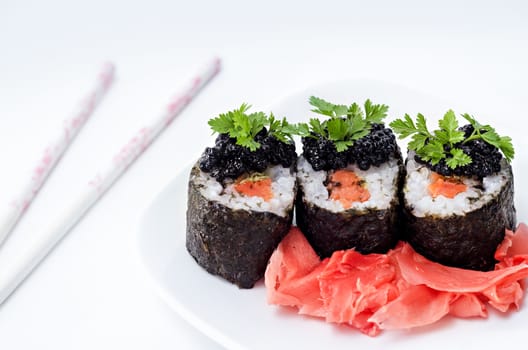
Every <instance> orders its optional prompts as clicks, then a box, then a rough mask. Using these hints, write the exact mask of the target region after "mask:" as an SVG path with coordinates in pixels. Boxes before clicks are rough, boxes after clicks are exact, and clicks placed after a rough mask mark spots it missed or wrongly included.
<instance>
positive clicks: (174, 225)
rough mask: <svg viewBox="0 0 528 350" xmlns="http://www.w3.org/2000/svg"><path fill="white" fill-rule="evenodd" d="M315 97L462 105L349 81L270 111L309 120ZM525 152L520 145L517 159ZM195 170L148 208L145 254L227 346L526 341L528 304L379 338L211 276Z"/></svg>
mask: <svg viewBox="0 0 528 350" xmlns="http://www.w3.org/2000/svg"><path fill="white" fill-rule="evenodd" d="M312 94H315V95H317V96H321V97H324V98H326V99H328V100H330V101H337V102H342V103H347V102H349V101H350V96H353V98H354V99H355V100H357V101H363V100H364V99H366V98H371V99H372V100H373V101H374V102H382V103H385V104H388V105H389V106H391V109H390V114H389V115H390V118H389V120H392V118H396V117H399V116H401V115H402V113H403V112H409V113H412V115H413V116H414V114H415V113H416V112H418V111H420V112H422V113H425V114H426V116H433V115H436V116H438V115H440V114H443V113H444V112H445V111H446V110H447V109H448V108H458V107H459V106H455V105H453V104H447V103H444V102H443V101H441V100H439V99H434V98H431V97H427V96H425V95H423V94H420V93H417V92H415V91H411V90H408V89H405V88H402V87H399V86H394V85H390V84H385V83H381V82H372V81H344V82H339V83H332V84H327V85H322V86H319V87H314V88H311V89H308V90H307V91H303V92H300V93H297V94H294V95H292V96H290V97H288V98H286V99H284V100H282V101H281V102H280V103H278V104H276V106H274V107H273V109H272V110H273V111H274V112H275V114H276V115H279V116H283V115H286V116H288V118H291V119H292V120H301V119H302V118H307V117H308V116H309V115H310V113H309V112H308V110H309V106H308V103H307V98H308V96H310V95H312ZM457 111H458V109H457ZM460 112H462V111H460ZM472 112H474V111H472ZM474 113H475V112H474ZM477 115H478V114H477ZM512 120H513V119H512ZM489 122H490V123H491V124H495V126H496V127H497V129H498V130H499V133H503V134H509V135H512V136H513V137H514V134H515V130H514V126H512V125H510V124H509V123H508V122H507V118H506V119H502V120H501V121H500V122H499V123H497V122H494V121H489ZM497 124H499V125H497ZM431 125H432V123H431ZM205 146H206V145H204V147H205ZM522 152H523V151H522V150H518V158H521V157H520V156H519V154H521V153H522ZM524 158H525V159H526V157H524ZM526 170H527V164H526V161H524V160H523V159H517V160H516V163H514V172H515V176H516V178H517V179H522V178H524V176H525V175H527V172H526ZM189 171H190V165H189V166H188V167H186V168H185V169H184V170H183V171H182V173H180V174H179V175H178V176H177V177H176V178H175V179H174V180H173V181H172V183H170V184H169V185H168V186H167V187H166V188H165V189H164V190H163V191H162V192H161V193H160V194H159V196H158V197H157V198H156V199H155V200H154V202H153V203H152V204H151V205H150V207H149V208H148V210H147V212H146V213H145V216H144V218H143V221H142V225H141V227H140V230H139V237H138V238H139V248H140V254H141V257H142V259H143V263H144V266H145V268H146V271H147V273H148V274H149V276H150V277H151V278H152V281H153V282H154V285H155V286H156V289H157V290H158V292H159V294H160V295H161V297H162V298H163V299H164V300H165V301H166V302H167V303H168V305H169V306H170V307H171V308H172V309H174V310H175V311H176V312H178V313H179V314H180V315H181V316H182V317H183V318H185V319H186V320H187V321H188V322H190V323H191V324H193V325H194V326H195V327H196V328H198V329H199V330H201V331H202V332H203V333H204V334H206V335H207V336H209V337H211V338H212V339H214V340H215V341H217V342H218V343H219V344H221V345H222V346H224V347H226V348H229V349H285V348H289V349H351V348H355V349H389V348H390V349H406V350H410V349H448V348H463V347H467V348H469V347H470V348H478V346H479V345H480V346H481V347H480V348H481V349H483V348H490V347H492V346H496V347H503V346H504V345H506V344H523V343H524V339H525V336H524V334H525V328H526V324H528V306H525V307H523V308H522V309H521V310H520V311H518V312H510V313H508V314H506V315H502V314H498V313H496V312H490V316H489V318H488V319H486V320H483V319H475V320H467V319H466V320H461V319H454V318H450V317H447V318H445V319H443V320H442V321H441V322H439V323H437V324H435V325H432V326H428V327H423V328H419V329H415V330H410V331H385V332H383V333H382V334H381V335H380V336H378V337H376V338H369V337H368V336H366V335H363V334H361V333H360V332H359V331H357V330H355V329H352V328H349V327H347V326H338V325H335V324H328V323H325V322H324V321H322V320H320V319H316V318H310V317H303V316H299V315H297V314H296V312H295V311H294V310H292V309H288V308H282V307H276V306H269V305H267V304H266V291H265V288H264V285H263V283H262V282H260V283H258V284H257V285H256V286H255V287H254V288H253V289H250V290H240V289H238V288H237V287H236V286H234V285H232V284H229V283H227V282H225V281H223V280H222V279H220V278H218V277H215V276H211V275H209V274H208V273H207V272H205V271H204V270H203V269H201V268H200V267H199V266H198V265H197V264H196V263H195V261H194V260H193V259H192V258H191V257H190V255H189V254H188V253H187V251H186V249H185V211H186V199H187V180H188V174H189ZM519 185H521V186H519ZM519 187H521V188H519ZM516 193H517V197H516V200H517V205H518V207H517V209H518V218H519V220H526V216H525V213H526V210H525V209H526V207H525V206H524V204H525V203H526V202H523V201H520V200H519V194H521V193H526V192H525V191H524V189H523V188H522V184H518V186H517V189H516ZM523 199H524V198H523ZM520 202H521V205H519V204H520Z"/></svg>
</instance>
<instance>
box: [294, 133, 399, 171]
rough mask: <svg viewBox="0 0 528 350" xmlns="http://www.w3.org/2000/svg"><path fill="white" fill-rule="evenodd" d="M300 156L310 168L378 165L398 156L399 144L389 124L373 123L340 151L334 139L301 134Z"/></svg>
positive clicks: (324, 168)
mask: <svg viewBox="0 0 528 350" xmlns="http://www.w3.org/2000/svg"><path fill="white" fill-rule="evenodd" d="M302 143H303V156H304V158H306V160H308V162H309V163H310V164H311V165H312V167H313V168H314V170H332V169H340V168H344V167H346V166H347V165H348V164H352V163H355V164H357V166H358V167H359V168H360V169H361V170H368V169H369V168H370V167H371V166H380V165H381V164H383V163H385V162H387V161H388V160H389V159H391V158H400V157H401V154H400V148H399V147H398V144H397V143H396V137H395V136H394V134H393V132H392V130H391V129H390V128H386V127H385V125H384V124H379V123H374V124H372V127H371V129H370V132H369V134H367V135H366V136H364V137H362V138H360V139H359V140H356V141H354V144H353V145H352V146H351V147H349V148H348V149H346V150H345V151H342V152H337V149H336V147H335V145H334V143H333V142H332V141H330V140H328V139H326V138H324V137H322V136H319V137H317V138H314V137H303V138H302Z"/></svg>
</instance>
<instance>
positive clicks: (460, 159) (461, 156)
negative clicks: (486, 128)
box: [446, 148, 471, 169]
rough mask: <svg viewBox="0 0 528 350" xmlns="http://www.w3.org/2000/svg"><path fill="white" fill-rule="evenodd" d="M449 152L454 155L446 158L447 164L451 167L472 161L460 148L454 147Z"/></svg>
mask: <svg viewBox="0 0 528 350" xmlns="http://www.w3.org/2000/svg"><path fill="white" fill-rule="evenodd" d="M449 153H450V154H451V156H452V157H451V158H447V159H446V164H447V166H448V167H450V168H451V169H455V168H456V167H458V166H464V165H468V164H470V163H471V157H470V156H468V155H467V154H465V153H464V151H462V150H461V149H460V148H452V149H451V151H450V152H449Z"/></svg>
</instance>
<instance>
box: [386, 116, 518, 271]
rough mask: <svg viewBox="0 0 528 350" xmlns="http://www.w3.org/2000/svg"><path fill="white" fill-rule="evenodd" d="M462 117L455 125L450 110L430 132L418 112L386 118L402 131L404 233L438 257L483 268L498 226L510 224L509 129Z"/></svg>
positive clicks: (498, 236) (488, 265)
mask: <svg viewBox="0 0 528 350" xmlns="http://www.w3.org/2000/svg"><path fill="white" fill-rule="evenodd" d="M463 117H464V118H465V119H466V120H467V121H468V122H469V124H467V125H464V126H462V127H460V128H459V126H458V121H457V119H456V116H455V113H454V112H453V111H451V110H450V111H448V112H447V113H446V114H445V115H444V117H443V118H442V119H441V120H440V121H439V129H438V130H435V131H434V132H430V131H429V130H428V129H427V126H426V121H425V118H424V116H423V115H421V114H418V117H417V120H416V124H415V123H414V122H413V121H412V119H411V118H410V117H409V116H408V115H405V118H404V119H400V120H396V121H394V122H393V123H391V126H392V127H393V129H394V130H395V131H396V133H398V134H400V138H404V137H407V136H410V135H413V136H412V141H411V142H410V143H409V146H408V147H409V154H408V158H407V162H406V168H407V176H406V178H405V183H404V187H403V198H404V224H405V239H406V240H407V241H408V242H409V243H410V244H411V245H412V246H413V248H414V249H415V250H416V251H417V252H419V253H421V254H422V255H424V256H425V257H427V258H429V259H430V260H433V261H436V262H439V263H441V264H444V265H448V266H454V267H460V268H465V269H472V270H482V271H487V270H491V269H493V267H494V265H495V262H496V261H495V259H494V254H495V251H496V249H497V246H498V245H499V244H500V243H501V242H502V240H503V239H504V235H505V229H510V230H512V229H513V228H514V227H515V221H516V219H515V207H514V201H513V173H512V169H511V166H510V164H509V162H510V160H511V159H512V158H513V155H514V151H513V147H512V144H511V139H510V138H509V137H501V136H499V135H498V134H497V132H496V131H495V130H494V129H493V128H492V127H491V126H489V125H481V124H479V123H478V122H477V121H476V120H475V119H474V118H473V117H472V116H470V115H468V114H464V115H463Z"/></svg>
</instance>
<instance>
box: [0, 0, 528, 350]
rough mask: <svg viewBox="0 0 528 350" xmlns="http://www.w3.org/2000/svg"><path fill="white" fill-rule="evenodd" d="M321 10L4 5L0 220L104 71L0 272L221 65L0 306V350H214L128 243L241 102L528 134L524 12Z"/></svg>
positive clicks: (352, 5) (171, 4) (478, 6)
mask: <svg viewBox="0 0 528 350" xmlns="http://www.w3.org/2000/svg"><path fill="white" fill-rule="evenodd" d="M322 3H323V2H320V1H311V0H309V1H299V2H288V3H285V1H274V0H273V1H272V0H268V1H261V2H259V3H255V4H251V3H250V2H249V1H232V0H228V1H153V0H151V1H143V2H140V1H124V0H123V1H103V0H91V1H64V0H47V1H28V0H20V1H15V0H0V164H1V169H0V210H2V208H4V205H7V203H8V202H9V199H10V198H11V196H12V195H13V194H14V193H15V190H16V188H17V187H18V184H19V183H21V182H22V180H23V179H24V178H25V177H27V175H28V172H29V170H30V169H31V168H32V166H33V165H34V164H35V161H36V160H37V159H38V157H39V155H40V154H41V153H42V151H43V148H44V146H45V145H46V143H47V140H48V139H49V135H51V134H53V132H54V130H56V129H57V128H58V127H59V126H60V125H61V122H62V120H63V119H65V118H66V117H68V116H69V115H70V113H71V112H72V111H73V110H74V109H75V106H76V104H77V103H78V101H79V99H80V97H81V96H82V95H83V94H84V93H85V92H86V91H87V90H88V89H89V87H90V86H91V84H92V81H93V80H94V76H95V74H96V72H97V71H98V68H99V64H100V63H101V62H103V61H104V60H112V61H113V62H115V63H116V65H117V79H116V82H115V85H114V87H113V88H112V90H111V92H110V93H109V95H108V96H107V97H108V98H107V99H106V100H105V101H103V103H102V104H101V105H100V108H99V109H98V110H97V111H96V112H95V114H94V115H93V116H92V118H91V120H89V122H88V123H87V125H86V126H85V128H84V129H83V130H82V131H81V133H80V135H79V137H78V138H77V140H76V142H75V143H74V144H73V146H72V147H71V148H70V150H69V151H68V152H67V154H66V155H65V157H64V158H63V160H62V161H61V163H60V164H59V166H58V167H57V169H56V171H55V172H54V173H53V174H52V176H51V178H50V179H49V181H48V182H47V184H46V186H45V188H44V189H43V190H42V191H41V193H40V195H39V196H38V199H37V200H36V201H35V202H34V203H33V205H31V207H30V209H29V211H28V212H27V215H26V216H25V217H24V218H23V220H22V221H21V222H20V224H19V225H18V226H17V228H16V231H15V232H14V234H13V235H12V236H11V239H10V240H9V241H8V242H7V243H6V244H5V245H4V247H3V248H2V249H1V250H0V269H3V268H9V256H10V255H11V254H16V251H17V249H20V247H21V246H22V245H24V244H26V243H27V242H29V241H30V240H31V239H34V238H35V237H37V236H38V235H39V234H40V233H41V232H43V231H44V230H45V228H46V227H47V226H48V225H49V224H50V223H51V222H53V221H54V219H55V218H57V217H58V216H60V215H61V213H62V212H63V211H64V210H65V206H67V204H68V203H69V202H70V201H71V200H73V199H74V198H75V195H76V193H79V192H80V190H81V189H82V188H83V186H84V184H85V183H86V182H87V181H88V180H89V179H90V178H91V177H92V175H94V174H95V171H96V170H97V169H98V168H100V167H101V166H103V165H104V164H106V163H107V161H109V160H110V158H111V156H112V155H113V154H114V153H116V152H117V151H118V150H119V149H120V147H121V146H122V145H123V144H124V143H125V142H126V141H127V140H128V139H129V138H130V137H131V136H132V134H133V133H134V132H135V131H136V130H138V129H139V128H140V127H141V126H142V125H143V124H145V123H146V122H147V121H148V120H149V119H151V118H152V117H155V116H157V115H158V114H159V113H160V112H161V110H162V108H163V106H165V104H166V103H167V101H168V100H169V98H170V97H171V96H172V95H174V94H175V93H176V92H177V91H178V89H179V88H180V87H182V86H184V85H185V83H186V82H187V80H188V79H189V78H190V77H191V76H192V75H193V73H194V72H195V71H196V69H198V68H199V67H200V66H201V64H202V63H204V62H206V61H207V60H208V59H209V58H211V57H212V56H213V55H218V56H220V57H221V58H222V60H223V63H224V67H223V70H222V72H221V74H220V75H219V76H218V77H217V78H216V79H215V80H214V81H213V83H212V84H210V86H208V87H207V88H206V89H205V90H204V91H203V93H201V94H200V95H199V96H198V97H197V98H196V99H195V101H194V102H193V103H192V104H191V105H190V106H189V107H188V108H187V109H186V110H185V111H184V113H182V114H181V115H180V116H179V117H178V118H177V119H176V120H175V121H174V123H173V125H171V127H170V128H169V129H168V130H166V132H165V133H164V134H163V135H162V136H161V137H160V138H159V139H158V140H157V141H156V142H155V143H154V144H153V145H152V146H151V147H150V148H149V149H148V150H147V151H146V152H145V153H144V154H143V156H142V157H141V159H139V160H138V161H137V162H136V163H135V164H134V165H133V166H132V167H131V168H130V169H129V170H128V172H127V173H126V174H125V176H123V177H122V178H121V180H120V181H119V182H118V183H117V184H116V185H115V186H114V187H113V188H112V189H111V190H110V191H109V192H108V193H107V194H106V195H105V197H104V198H103V199H102V200H101V201H100V202H99V203H98V204H97V206H96V207H95V208H94V209H92V210H91V211H90V212H89V213H88V215H87V216H86V217H85V218H84V219H83V220H82V222H81V223H80V224H79V225H77V226H76V227H75V228H74V229H73V230H72V231H71V233H70V234H69V236H68V237H67V238H66V239H65V240H64V241H63V242H62V243H61V244H60V245H59V246H58V247H57V249H56V250H55V251H54V252H53V253H52V254H51V255H50V256H49V257H48V258H47V259H46V261H45V262H44V263H43V264H42V265H41V266H40V267H39V268H38V269H37V270H36V271H35V273H33V274H32V275H31V276H30V278H29V279H28V280H27V281H26V282H25V283H24V284H23V285H22V286H21V287H20V288H19V289H18V290H17V291H16V292H15V294H14V295H13V296H12V297H11V298H9V299H8V300H7V302H6V303H5V304H4V305H2V306H0V348H1V349H35V348H39V349H117V348H124V349H175V348H181V349H184V348H189V349H190V348H192V349H211V348H215V347H216V346H215V344H214V343H213V342H212V341H210V340H208V339H207V338H206V337H205V336H203V335H201V333H199V332H198V331H196V330H195V329H193V328H192V327H191V326H189V325H188V324H187V323H186V322H185V321H184V320H183V319H181V318H180V317H179V316H178V315H176V314H175V313H173V312H172V311H171V310H170V309H169V308H168V307H167V306H166V305H165V304H164V303H163V302H162V301H161V299H159V298H158V296H157V295H156V294H155V292H154V289H153V288H152V286H151V285H150V284H149V280H148V279H147V278H146V276H145V274H144V273H143V272H142V269H141V266H140V264H141V262H140V260H139V258H138V250H137V246H136V236H137V230H138V225H139V222H140V220H141V216H142V213H143V212H144V211H145V209H146V208H147V207H148V204H149V202H150V201H151V200H152V199H153V198H155V196H156V194H157V193H159V191H161V190H162V189H163V187H164V186H165V185H166V184H167V183H168V182H169V181H170V180H171V179H172V178H173V177H174V176H175V174H177V173H178V171H179V170H180V169H181V168H182V167H183V166H184V165H185V164H186V163H188V162H189V161H191V160H192V159H193V158H194V157H195V156H196V155H197V154H199V152H201V150H202V149H203V148H204V147H205V146H206V144H207V143H208V142H210V140H211V136H210V132H209V130H208V127H207V125H206V121H207V120H208V119H209V118H211V117H213V116H215V115H217V114H218V113H220V112H223V111H225V110H227V109H232V108H234V107H237V106H238V105H239V104H240V103H241V102H249V103H251V104H253V105H254V106H255V108H259V109H264V110H268V108H269V107H270V106H272V105H273V103H274V101H277V100H278V99H280V98H281V97H284V96H286V95H288V94H290V93H292V92H295V91H299V90H301V89H303V88H304V87H307V86H309V85H313V84H318V83H321V82H328V81H333V80H341V79H354V78H372V79H376V80H382V81H388V82H393V83H397V84H401V85H405V86H408V87H411V88H415V89H417V90H420V91H423V92H426V93H429V94H432V95H435V96H439V97H442V98H444V99H446V100H447V101H451V100H452V101H457V103H460V101H462V102H461V103H463V104H464V105H465V106H469V107H468V108H470V109H471V108H474V109H478V110H479V111H486V113H487V116H494V117H495V118H500V115H501V114H504V113H518V114H519V120H521V118H522V119H526V117H525V116H524V114H525V113H526V101H527V100H528V99H527V97H528V92H527V89H526V82H527V81H528V66H527V64H526V62H528V45H527V44H528V21H527V20H526V19H527V18H528V5H526V4H525V2H523V1H502V2H500V5H499V2H493V3H495V4H492V2H488V1H470V2H465V4H464V5H462V4H458V3H459V1H447V2H446V1H437V2H436V3H431V4H425V2H423V1H370V2H368V4H367V2H366V1H364V2H362V3H364V4H360V2H359V1H358V2H352V1H342V2H338V1H325V3H326V4H324V5H323V4H322ZM351 99H353V96H351ZM381 102H383V101H381ZM447 107H448V106H447ZM525 125H526V124H525ZM515 141H516V145H517V146H526V145H527V142H526V140H515ZM523 206H524V207H526V205H523ZM212 297H214V295H213V294H212Z"/></svg>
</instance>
